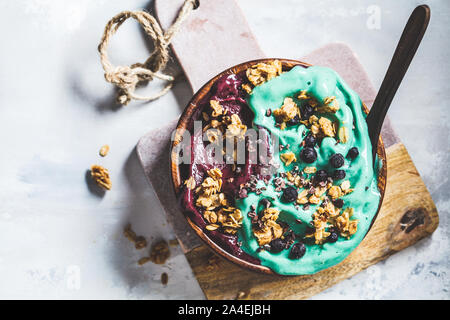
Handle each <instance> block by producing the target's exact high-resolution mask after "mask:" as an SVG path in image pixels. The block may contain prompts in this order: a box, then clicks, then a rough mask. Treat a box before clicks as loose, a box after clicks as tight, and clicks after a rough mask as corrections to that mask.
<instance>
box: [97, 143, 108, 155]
mask: <svg viewBox="0 0 450 320" xmlns="http://www.w3.org/2000/svg"><path fill="white" fill-rule="evenodd" d="M108 152H109V146H108V145H107V144H105V145H104V146H103V147H101V148H100V151H99V152H98V153H99V154H100V155H101V156H102V157H106V155H107V154H108Z"/></svg>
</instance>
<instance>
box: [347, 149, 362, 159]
mask: <svg viewBox="0 0 450 320" xmlns="http://www.w3.org/2000/svg"><path fill="white" fill-rule="evenodd" d="M358 155H359V150H358V148H357V147H353V148H351V149H350V150H348V153H347V158H349V159H352V160H354V159H355V158H356V157H357V156H358Z"/></svg>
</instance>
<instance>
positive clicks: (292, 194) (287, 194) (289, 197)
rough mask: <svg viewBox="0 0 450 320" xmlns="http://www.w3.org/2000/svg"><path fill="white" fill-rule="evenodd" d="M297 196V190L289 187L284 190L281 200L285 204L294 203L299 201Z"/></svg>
mask: <svg viewBox="0 0 450 320" xmlns="http://www.w3.org/2000/svg"><path fill="white" fill-rule="evenodd" d="M297 196H298V193H297V189H296V188H294V187H292V186H287V187H286V188H285V189H284V190H283V195H282V196H281V200H282V201H283V202H294V201H295V200H297Z"/></svg>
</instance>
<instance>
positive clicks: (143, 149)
mask: <svg viewBox="0 0 450 320" xmlns="http://www.w3.org/2000/svg"><path fill="white" fill-rule="evenodd" d="M182 3H183V0H156V1H155V9H156V13H157V16H158V19H159V20H160V22H161V24H162V26H163V28H165V29H166V28H167V27H168V26H169V25H170V23H171V22H172V21H173V19H174V17H175V15H176V14H177V11H178V10H179V8H180V7H181V5H182ZM218 40H220V41H218ZM172 45H173V50H174V53H175V54H176V56H177V58H178V61H179V62H180V64H181V66H182V68H183V70H184V71H185V73H186V76H187V78H188V80H189V83H190V84H191V87H192V89H193V92H195V91H197V90H198V89H199V88H200V87H201V86H202V85H203V84H204V83H205V82H206V81H207V80H209V79H210V78H212V77H213V76H214V75H216V74H217V73H219V72H221V71H223V70H224V69H226V68H228V67H230V66H232V65H236V64H238V63H241V62H244V61H247V60H253V59H256V58H263V57H264V56H265V55H264V54H263V53H262V51H261V50H260V48H259V46H258V44H257V42H256V40H255V38H254V37H253V35H252V33H251V31H250V29H249V28H248V25H247V22H246V21H245V18H244V16H243V15H242V12H241V11H240V9H239V7H238V6H237V4H236V3H235V2H234V1H232V0H208V1H202V2H201V4H200V7H199V8H198V9H197V10H195V11H193V12H192V14H191V15H190V16H189V17H188V19H187V20H186V22H185V24H184V25H183V27H182V30H181V31H180V33H179V34H178V35H176V36H175V38H174V39H173V42H172ZM300 60H302V61H305V62H308V63H311V64H316V65H322V66H328V67H331V68H333V69H335V70H336V71H337V72H338V73H339V74H340V75H341V76H342V77H343V78H344V79H345V81H346V82H347V83H348V84H349V85H350V86H351V87H352V88H353V89H354V90H355V91H356V92H358V93H359V95H360V96H361V99H362V100H363V101H364V102H365V104H366V105H367V106H368V107H370V106H371V105H372V103H373V100H374V98H375V90H374V88H373V86H372V84H371V83H370V80H369V78H368V77H367V74H366V73H365V71H364V69H363V67H362V66H361V64H360V63H359V61H358V59H357V58H356V56H355V55H354V53H353V52H352V51H351V49H350V48H349V47H347V46H346V45H343V44H330V45H327V46H325V47H323V48H320V49H318V50H316V51H314V52H312V53H310V54H309V55H307V56H305V57H303V58H301V59H300ZM176 122H177V121H176V120H174V121H173V122H171V123H169V124H168V125H166V126H164V127H163V128H160V129H157V130H154V131H152V132H149V133H148V134H147V135H145V136H144V137H142V138H141V140H140V141H139V143H138V145H137V149H136V150H137V154H138V157H139V159H140V161H141V164H142V166H143V168H144V172H145V175H146V176H147V177H148V179H149V182H150V183H151V184H152V185H153V187H154V189H155V191H156V194H157V195H158V198H159V199H160V201H161V204H162V206H163V207H164V209H165V212H166V214H167V219H168V221H169V223H171V224H172V226H173V228H174V232H175V234H176V236H177V238H178V239H179V241H180V244H181V246H182V248H183V250H184V253H185V255H186V258H187V260H188V261H189V263H190V265H191V267H192V270H193V272H194V274H195V276H196V278H197V280H198V282H199V284H200V287H201V288H202V289H203V292H204V293H205V296H206V298H208V299H235V298H237V297H238V296H239V297H240V298H250V299H302V298H308V297H310V296H312V295H314V294H316V293H318V292H320V291H322V290H324V289H326V288H328V287H330V286H332V285H334V284H336V283H337V282H339V281H341V280H344V279H346V278H348V277H351V276H353V275H354V274H356V273H358V272H359V271H361V270H363V269H365V268H367V267H369V266H370V265H372V264H375V263H377V262H379V261H381V260H383V259H386V258H387V257H389V256H390V255H392V254H393V253H395V252H397V251H400V250H402V249H404V248H406V247H408V246H410V245H413V244H414V243H416V242H417V241H419V240H420V239H422V238H424V237H426V236H428V235H430V234H431V233H432V232H433V231H434V230H435V229H436V228H437V226H438V223H439V217H438V214H437V211H436V207H435V205H434V203H433V200H432V199H431V196H430V194H429V192H428V190H427V189H426V187H425V185H424V183H423V181H422V179H421V177H420V175H419V173H418V172H417V169H416V168H415V166H414V164H413V162H412V160H411V158H410V156H409V154H408V152H407V150H406V148H405V146H404V145H403V144H402V143H401V141H400V140H399V139H398V137H397V135H396V134H395V132H394V131H393V129H392V127H391V126H390V123H389V120H387V121H386V122H385V125H384V127H383V131H382V136H383V140H384V143H385V146H386V154H387V164H388V176H387V187H386V194H385V197H384V201H383V205H382V208H381V211H380V213H379V215H378V218H377V220H376V222H375V224H374V225H373V227H372V229H371V230H370V232H369V233H368V235H367V236H366V238H365V239H364V240H363V242H362V243H361V244H360V245H359V246H358V248H357V249H356V250H355V251H354V252H353V253H352V254H350V256H349V257H348V258H347V259H345V260H344V261H343V262H342V263H340V264H338V265H336V266H334V267H332V268H329V269H327V270H324V271H321V272H319V273H317V274H315V275H311V276H297V277H281V276H269V275H263V274H259V273H255V272H251V271H247V270H244V269H242V268H240V267H238V266H236V265H234V264H232V263H230V262H228V261H225V260H223V259H222V258H219V257H218V256H216V255H215V254H214V253H213V252H212V251H211V250H210V249H209V248H208V247H206V246H205V245H204V244H203V243H202V242H201V241H200V239H198V238H197V236H196V235H195V234H194V232H193V231H191V230H190V229H189V226H188V225H187V223H186V221H185V219H184V217H183V215H182V213H181V211H180V210H179V208H178V207H177V202H176V199H175V195H174V193H173V190H172V185H171V182H170V178H169V162H168V161H169V143H170V134H171V132H172V130H173V129H174V128H175V126H176Z"/></svg>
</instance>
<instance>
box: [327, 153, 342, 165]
mask: <svg viewBox="0 0 450 320" xmlns="http://www.w3.org/2000/svg"><path fill="white" fill-rule="evenodd" d="M330 164H331V165H332V166H333V167H334V168H340V167H342V166H343V165H344V156H343V155H342V154H340V153H335V154H333V155H332V156H331V157H330Z"/></svg>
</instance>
